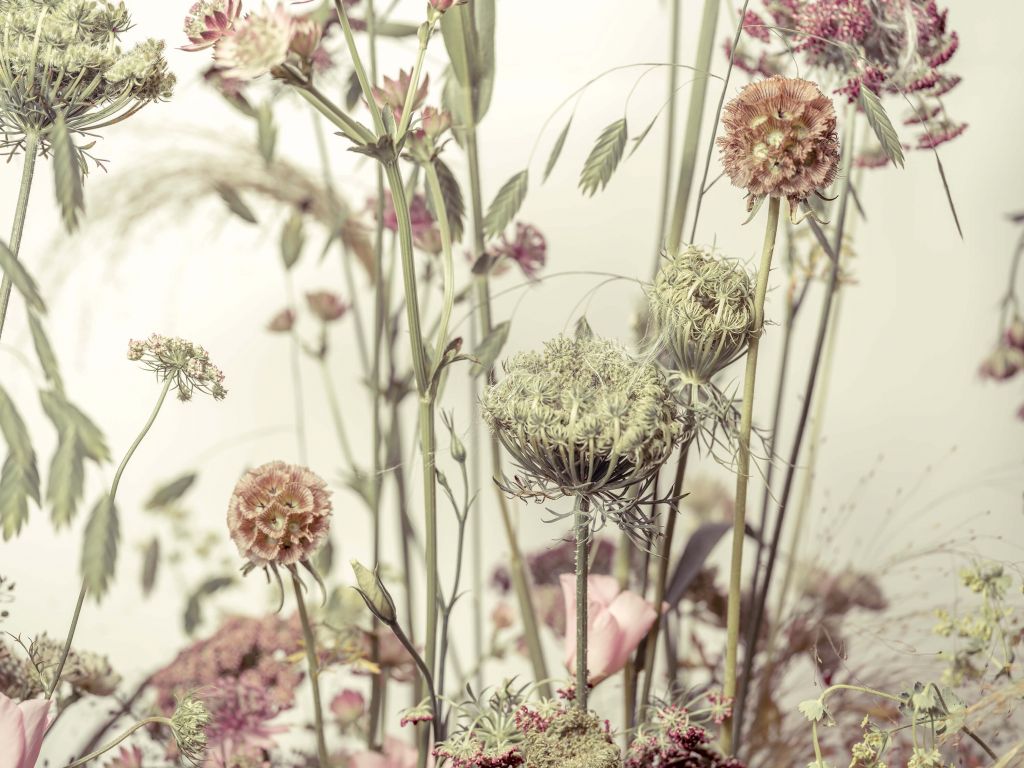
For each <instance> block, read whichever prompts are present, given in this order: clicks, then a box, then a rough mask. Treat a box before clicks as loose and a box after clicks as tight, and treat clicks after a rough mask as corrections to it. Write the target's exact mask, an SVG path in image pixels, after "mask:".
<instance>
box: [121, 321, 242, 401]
mask: <svg viewBox="0 0 1024 768" xmlns="http://www.w3.org/2000/svg"><path fill="white" fill-rule="evenodd" d="M128 359H129V360H134V361H138V362H141V363H142V364H143V367H145V368H146V369H147V370H150V371H153V372H154V373H156V376H157V378H158V379H159V380H160V381H166V380H168V379H171V380H172V384H171V386H172V388H173V389H175V390H177V392H178V399H179V400H191V399H192V394H193V393H194V392H195V391H196V390H199V391H200V392H205V393H207V394H208V395H211V396H212V397H213V399H214V400H223V399H224V397H225V395H227V390H226V389H224V373H223V372H222V371H221V370H220V368H218V367H217V366H215V365H214V364H213V363H211V362H210V355H209V354H208V353H207V352H206V350H205V349H203V348H202V347H201V346H199V345H198V344H193V343H192V342H191V341H186V340H185V339H179V338H175V337H167V336H160V335H159V334H155V333H154V334H153V335H152V336H150V337H149V338H148V339H146V340H145V341H136V340H134V339H133V340H132V341H130V342H128Z"/></svg>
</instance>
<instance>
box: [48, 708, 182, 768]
mask: <svg viewBox="0 0 1024 768" xmlns="http://www.w3.org/2000/svg"><path fill="white" fill-rule="evenodd" d="M152 724H160V725H166V726H167V727H170V725H171V719H170V718H169V717H147V718H146V719H145V720H140V721H139V722H137V723H136V724H135V725H133V726H132V727H131V728H129V729H128V730H127V731H125V732H124V733H122V734H121V735H120V736H118V737H117V738H116V739H114V740H113V741H111V742H110V743H108V744H106V745H104V746H102V747H100V748H99V749H97V750H96V751H95V752H90V753H89V754H88V755H86V756H85V757H80V758H78V759H77V760H75V761H74V762H72V763H68V765H67V766H66V767H65V768H78V766H80V765H85V764H86V763H88V762H90V761H92V760H95V759H96V758H97V757H99V756H100V755H102V754H104V753H106V752H109V751H110V750H112V749H113V748H114V747H116V746H117V745H118V744H120V743H121V742H122V741H124V740H125V739H127V738H128V737H129V736H131V735H132V734H133V733H135V732H136V731H137V730H139V729H140V728H145V727H146V726H147V725H152Z"/></svg>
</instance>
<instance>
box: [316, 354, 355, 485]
mask: <svg viewBox="0 0 1024 768" xmlns="http://www.w3.org/2000/svg"><path fill="white" fill-rule="evenodd" d="M318 360H319V363H320V374H321V376H322V377H323V381H324V392H326V393H327V405H328V406H329V407H330V409H331V420H332V421H333V422H334V432H335V434H336V435H337V436H338V447H339V448H341V453H342V456H344V457H345V462H346V463H347V464H348V466H349V468H351V470H352V471H353V472H356V471H358V469H359V468H358V467H357V466H356V460H355V454H353V453H352V445H351V443H349V441H348V431H347V430H346V429H345V420H344V418H343V417H342V415H341V404H340V403H339V402H338V393H337V392H336V391H335V389H334V379H333V377H332V376H331V368H330V366H329V365H328V364H327V358H326V357H324V356H320V357H319V358H318Z"/></svg>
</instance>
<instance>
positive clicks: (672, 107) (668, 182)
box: [654, 0, 683, 270]
mask: <svg viewBox="0 0 1024 768" xmlns="http://www.w3.org/2000/svg"><path fill="white" fill-rule="evenodd" d="M671 2H672V12H671V15H670V20H669V28H668V48H669V62H670V63H671V64H672V66H670V67H669V68H668V104H667V105H666V107H665V108H666V109H667V110H668V115H667V117H666V122H665V159H664V162H663V164H662V172H661V206H660V210H661V213H660V215H659V217H658V240H657V242H656V243H655V248H654V253H655V259H654V264H655V270H657V265H658V261H659V259H660V258H661V248H662V246H663V245H664V240H665V225H666V223H667V222H668V201H669V195H671V193H672V170H671V169H672V165H673V159H674V156H675V146H676V96H677V94H676V91H677V90H679V67H677V66H675V65H676V64H678V63H679V37H680V34H679V27H680V24H679V17H680V15H681V10H682V5H683V2H682V0H671Z"/></svg>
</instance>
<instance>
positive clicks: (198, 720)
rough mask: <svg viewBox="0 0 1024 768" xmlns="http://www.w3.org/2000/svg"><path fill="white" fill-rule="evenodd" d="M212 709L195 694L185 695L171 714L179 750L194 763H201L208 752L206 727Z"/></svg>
mask: <svg viewBox="0 0 1024 768" xmlns="http://www.w3.org/2000/svg"><path fill="white" fill-rule="evenodd" d="M210 720H211V717H210V711H209V710H208V709H207V708H206V705H205V704H203V702H201V701H200V700H199V699H197V698H196V697H195V696H191V695H189V696H185V697H184V698H183V699H181V701H179V702H178V707H177V709H175V710H174V714H173V715H172V716H171V731H172V732H173V733H174V741H175V743H176V744H177V746H178V751H179V752H180V753H181V754H182V756H183V757H185V758H186V759H188V760H190V761H191V762H193V763H197V764H198V763H199V761H200V760H201V759H202V757H203V755H204V753H205V752H206V727H207V726H208V725H209V724H210Z"/></svg>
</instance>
